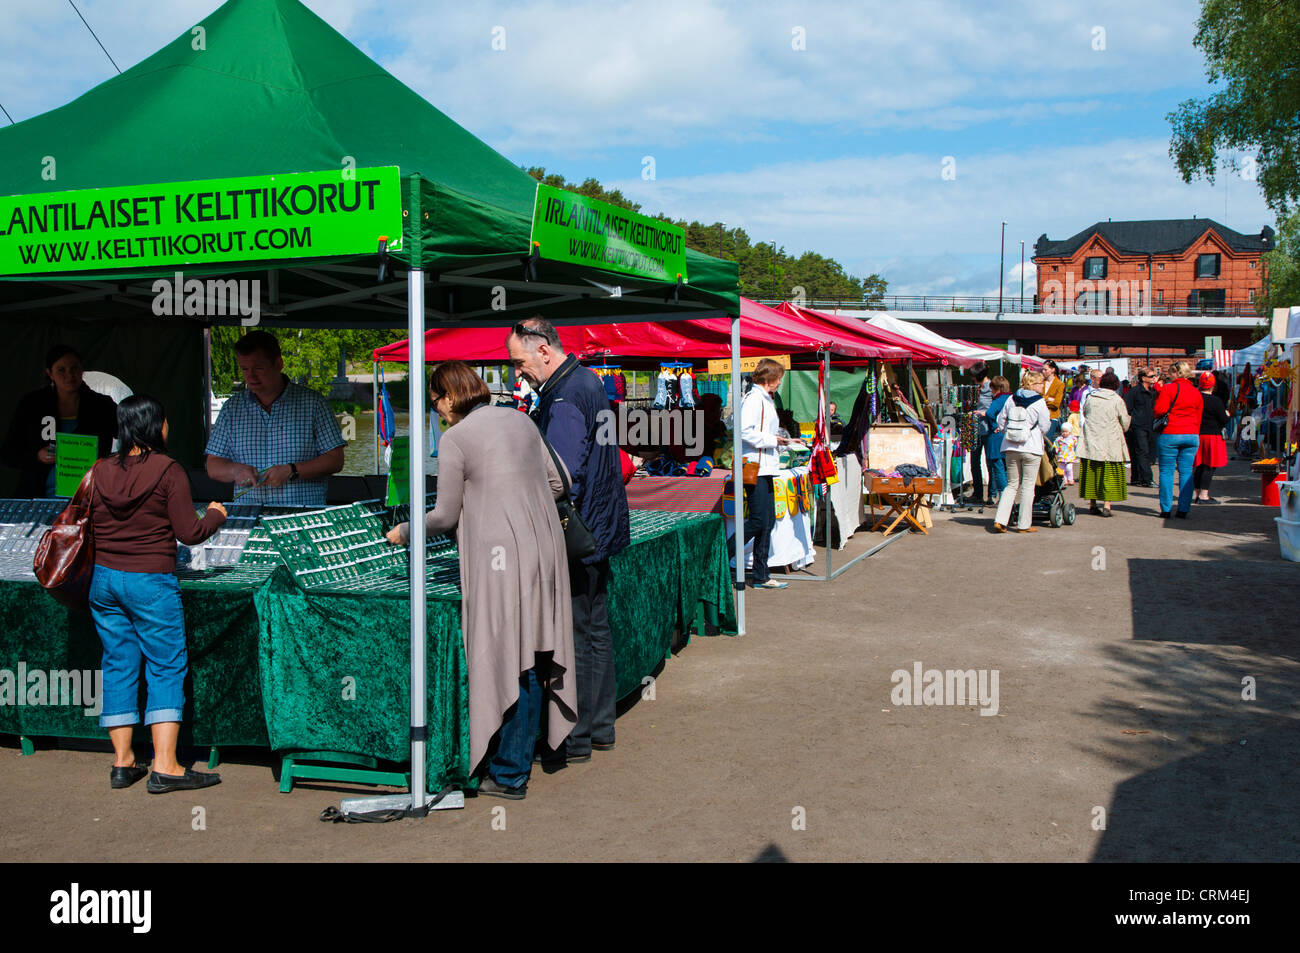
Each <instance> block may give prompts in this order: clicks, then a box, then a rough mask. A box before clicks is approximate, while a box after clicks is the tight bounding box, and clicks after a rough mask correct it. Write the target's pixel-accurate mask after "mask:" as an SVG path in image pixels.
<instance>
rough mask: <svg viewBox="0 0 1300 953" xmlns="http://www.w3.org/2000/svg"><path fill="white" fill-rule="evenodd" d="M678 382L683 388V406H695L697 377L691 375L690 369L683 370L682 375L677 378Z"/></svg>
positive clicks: (692, 407)
mask: <svg viewBox="0 0 1300 953" xmlns="http://www.w3.org/2000/svg"><path fill="white" fill-rule="evenodd" d="M677 384H678V386H679V387H681V389H682V406H683V407H687V408H691V409H694V408H695V378H694V377H692V376H691V372H690V370H685V371H682V376H681V377H679V378H677Z"/></svg>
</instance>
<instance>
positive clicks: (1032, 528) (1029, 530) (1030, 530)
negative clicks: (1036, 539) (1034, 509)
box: [1016, 526, 1038, 533]
mask: <svg viewBox="0 0 1300 953" xmlns="http://www.w3.org/2000/svg"><path fill="white" fill-rule="evenodd" d="M1016 532H1017V533H1037V532H1038V527H1037V526H1026V527H1025V528H1024V529H1018V530H1016Z"/></svg>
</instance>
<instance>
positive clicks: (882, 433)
mask: <svg viewBox="0 0 1300 953" xmlns="http://www.w3.org/2000/svg"><path fill="white" fill-rule="evenodd" d="M929 439H930V435H929V429H928V428H927V431H926V433H921V432H920V431H919V430H917V429H916V428H915V427H913V426H912V425H911V424H875V425H874V426H872V428H871V435H870V439H869V440H868V442H867V463H866V466H865V467H864V468H863V473H862V489H863V492H865V493H869V494H871V500H870V504H869V505H870V506H871V519H872V524H871V530H872V532H875V531H876V530H879V529H881V528H882V527H883V528H884V534H885V535H886V536H888V535H889V534H890V533H892V532H893V531H894V530H896V529H897V528H898V526H899V524H900V523H903V522H904V521H906V522H907V523H908V524H909V525H910V526H911V527H912V528H913V529H917V530H919V531H920V532H921V533H923V534H924V535H926V536H929V535H930V531H929V530H928V529H927V528H926V526H925V525H923V522H922V518H921V514H920V510H921V507H922V506H925V505H927V504H928V501H927V499H926V498H927V497H930V496H933V495H935V494H938V493H942V492H943V477H913V478H912V481H911V483H908V484H905V483H904V482H903V479H902V477H878V476H876V475H875V474H874V473H868V472H866V471H867V470H883V471H886V472H888V471H890V470H893V469H895V468H896V467H898V466H900V465H902V464H904V463H912V464H916V465H917V466H921V467H924V466H926V455H925V444H926V441H927V440H929ZM876 497H879V498H880V502H881V503H882V504H883V505H887V506H888V507H889V511H888V512H886V513H883V514H881V515H880V516H877V515H876V502H875V498H876ZM924 522H925V523H928V522H929V520H925V521H924Z"/></svg>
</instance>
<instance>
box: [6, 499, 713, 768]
mask: <svg viewBox="0 0 1300 953" xmlns="http://www.w3.org/2000/svg"><path fill="white" fill-rule="evenodd" d="M449 558H452V559H454V555H453V556H451V557H449ZM230 578H232V577H227V580H226V581H225V582H219V581H218V577H216V576H214V577H213V578H211V579H205V578H199V579H192V580H191V579H187V580H184V581H183V582H182V584H181V593H182V601H183V603H184V607H185V623H186V631H187V637H188V639H189V645H190V678H189V679H187V685H186V697H187V699H188V700H189V707H188V708H187V710H186V712H185V718H186V723H185V729H184V731H185V733H186V735H187V736H188V737H189V738H191V739H192V741H193V743H195V744H199V745H252V746H269V747H270V748H272V749H273V750H277V751H289V750H307V751H335V752H345V753H350V754H362V755H368V756H370V757H374V758H378V759H382V760H387V761H394V762H402V761H405V760H406V759H407V758H408V757H409V751H410V741H409V714H410V680H409V674H410V651H409V639H408V636H407V633H408V631H409V625H410V621H409V620H410V603H409V598H408V596H407V595H406V594H405V593H401V592H388V593H385V592H367V593H358V592H326V591H320V590H313V591H307V590H304V589H303V588H302V587H301V586H299V584H298V583H297V581H296V580H295V579H294V578H293V576H292V575H291V574H290V573H289V572H288V570H287V569H285V568H283V567H281V568H279V569H276V570H275V571H274V572H273V573H270V574H269V575H266V576H259V577H257V579H256V580H255V581H253V580H250V579H248V578H244V579H242V580H241V581H239V582H238V583H231V582H230V581H229V579H230ZM733 595H734V594H733V589H732V585H731V581H730V578H729V571H728V559H727V551H726V539H725V536H724V533H723V523H722V518H721V517H719V516H717V515H711V514H668V513H662V512H658V511H633V513H632V546H631V547H629V548H628V549H627V550H625V551H624V552H622V553H620V554H619V555H618V556H616V557H614V559H613V560H612V561H611V566H610V582H609V617H610V628H611V630H612V632H613V638H614V655H615V666H616V671H617V690H618V694H619V697H623V696H625V695H627V694H630V693H631V692H633V691H636V690H637V689H639V688H640V686H641V681H642V679H643V678H644V677H645V676H647V675H649V674H650V673H651V672H653V671H654V669H655V668H656V667H657V666H658V665H659V663H660V662H661V661H662V660H663V659H664V657H665V656H666V655H667V653H668V650H669V648H670V646H671V643H672V637H673V633H674V631H677V630H680V631H682V632H686V631H687V630H688V629H689V627H690V626H691V625H696V626H697V627H698V628H699V630H700V631H701V632H702V631H703V624H704V623H705V622H709V623H710V624H713V625H717V626H718V627H719V628H720V630H721V631H724V632H734V631H735V628H736V619H735V602H734V598H733ZM426 606H427V613H428V615H427V622H428V629H427V639H428V642H427V645H428V675H427V685H428V712H427V714H428V725H429V740H428V746H427V750H428V765H427V767H428V778H429V786H430V790H438V789H440V788H441V787H442V786H444V785H445V784H447V783H461V782H463V781H464V780H465V779H466V777H467V775H468V773H469V770H470V767H471V766H470V765H469V764H468V763H467V762H468V758H469V712H468V678H467V673H466V666H465V653H464V646H463V642H462V639H461V633H460V603H459V600H458V599H457V598H456V597H455V594H454V592H449V591H448V590H447V589H446V588H445V587H444V588H442V589H439V588H438V587H431V589H430V594H429V598H428V600H427V603H426ZM99 657H100V647H99V639H98V638H97V636H96V635H95V633H94V629H93V626H92V625H91V622H90V617H89V615H86V614H81V613H75V612H69V611H68V610H66V609H64V608H62V607H61V606H60V605H59V604H58V603H57V602H55V601H54V600H53V599H52V598H51V597H50V596H48V595H47V594H46V593H45V592H43V591H42V590H41V589H40V587H39V586H38V585H37V584H36V583H35V582H0V669H9V670H10V671H12V672H15V673H16V672H17V669H18V663H19V662H25V663H26V666H27V668H28V669H29V670H31V669H37V668H39V669H42V670H46V671H48V670H50V669H56V670H62V669H79V670H82V669H89V670H92V671H93V670H95V669H98V668H99ZM141 681H142V683H143V678H142V679H141ZM0 732H8V733H13V734H25V735H29V736H56V737H70V738H106V737H107V734H106V732H104V731H103V730H102V729H100V728H99V727H98V723H97V718H96V717H95V716H93V715H91V716H87V715H85V714H84V713H83V712H82V709H81V708H79V707H73V706H62V707H59V706H50V705H42V706H23V707H18V706H7V705H0Z"/></svg>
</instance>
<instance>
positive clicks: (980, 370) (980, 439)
mask: <svg viewBox="0 0 1300 953" xmlns="http://www.w3.org/2000/svg"><path fill="white" fill-rule="evenodd" d="M970 374H971V377H972V378H974V380H975V384H976V386H978V387H979V391H978V392H977V393H976V395H975V446H973V447H967V448H966V456H967V459H968V460H969V461H970V478H971V482H972V483H973V484H974V489H975V492H974V497H973V498H974V499H975V500H976V501H977V502H979V503H983V502H984V445H985V444H986V443H988V440H989V434H990V433H992V432H993V427H992V422H991V421H990V420H989V419H988V412H989V405H990V404H992V403H993V386H992V385H991V384H990V383H989V366H988V365H987V364H985V363H984V362H983V361H976V362H975V363H974V364H972V365H971V369H970Z"/></svg>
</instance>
